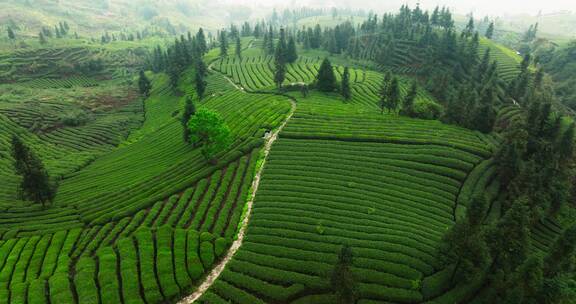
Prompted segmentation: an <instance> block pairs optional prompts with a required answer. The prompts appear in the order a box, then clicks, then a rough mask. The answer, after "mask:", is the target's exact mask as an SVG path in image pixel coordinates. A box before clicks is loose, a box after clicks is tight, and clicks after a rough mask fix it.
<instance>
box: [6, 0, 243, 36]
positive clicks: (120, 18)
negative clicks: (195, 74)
mask: <svg viewBox="0 0 576 304" xmlns="http://www.w3.org/2000/svg"><path fill="white" fill-rule="evenodd" d="M0 8H1V9H0V27H1V28H4V27H7V26H12V27H13V28H14V29H15V30H16V31H17V32H19V33H20V34H21V35H25V36H26V35H30V36H33V35H37V34H38V31H40V30H41V28H42V27H46V26H47V27H50V28H52V27H53V26H54V24H58V23H59V22H64V21H66V22H67V23H69V24H70V25H73V32H78V34H80V35H84V36H88V35H90V34H100V33H103V32H105V31H121V30H126V29H130V30H144V29H146V28H148V29H149V30H150V31H160V32H163V33H166V34H170V33H171V34H175V33H176V32H182V31H183V30H185V29H188V28H190V27H199V26H200V25H202V26H204V27H208V28H214V29H216V28H217V27H219V26H221V25H224V24H225V23H226V22H227V20H228V17H229V16H231V14H234V15H235V14H240V12H241V11H242V10H240V9H236V11H234V10H233V8H232V7H231V8H230V11H227V10H225V9H224V8H222V7H216V6H215V3H214V2H211V1H205V0H190V1H177V0H165V1H157V0H155V1H146V0H119V1H109V0H93V1H92V0H4V1H1V3H0ZM246 17H247V16H241V18H246Z"/></svg>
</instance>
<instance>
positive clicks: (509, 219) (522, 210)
mask: <svg viewBox="0 0 576 304" xmlns="http://www.w3.org/2000/svg"><path fill="white" fill-rule="evenodd" d="M529 225H530V209H529V208H528V205H527V199H525V198H521V199H518V200H516V201H515V202H514V203H513V204H512V207H511V208H510V209H509V210H508V211H507V212H506V213H505V214H504V216H503V217H502V219H500V221H499V222H498V223H497V224H496V227H494V229H492V230H491V233H489V234H488V244H489V247H490V251H491V253H492V257H493V258H494V265H493V268H494V269H495V272H494V276H495V278H498V280H499V281H503V280H505V277H506V276H507V275H509V274H511V273H513V272H514V271H515V270H516V268H517V267H518V266H519V265H521V264H522V263H524V261H525V260H526V258H527V256H528V251H529V249H530V230H529Z"/></svg>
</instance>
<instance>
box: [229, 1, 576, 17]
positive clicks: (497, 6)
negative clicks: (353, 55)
mask: <svg viewBox="0 0 576 304" xmlns="http://www.w3.org/2000/svg"><path fill="white" fill-rule="evenodd" d="M224 2H226V3H235V4H240V3H242V4H247V5H251V6H257V7H262V8H263V7H274V6H278V7H279V6H282V7H286V6H289V7H295V6H304V5H306V6H323V7H332V6H338V7H346V6H348V7H353V8H358V7H363V8H371V9H378V10H389V9H394V8H397V7H399V6H400V5H402V4H404V3H407V4H409V5H410V6H412V7H413V6H415V5H416V3H420V4H421V6H422V7H424V8H433V7H435V6H436V5H440V6H443V5H446V6H449V7H450V8H452V9H453V10H454V11H456V12H458V13H462V14H465V13H469V12H474V13H475V15H477V16H482V15H486V14H489V15H517V14H531V15H536V14H538V12H539V11H542V12H543V13H552V12H557V11H561V10H569V11H573V12H576V0H537V1H535V0H419V1H418V0H260V1H257V0H256V1H255V0H224Z"/></svg>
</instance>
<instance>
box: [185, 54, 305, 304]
mask: <svg viewBox="0 0 576 304" xmlns="http://www.w3.org/2000/svg"><path fill="white" fill-rule="evenodd" d="M208 69H210V70H212V64H210V66H209V67H208ZM220 74H221V73H220ZM221 75H222V76H223V77H224V78H226V79H227V80H228V81H229V82H230V83H231V84H232V85H234V87H235V88H236V89H238V90H241V91H245V90H244V88H242V87H240V86H238V85H237V84H235V83H234V81H232V79H230V78H228V77H227V76H226V75H223V74H221ZM290 104H291V108H290V113H288V116H287V117H286V119H285V120H284V122H282V124H281V125H280V127H279V128H278V129H276V130H275V131H274V132H272V134H271V135H270V136H269V137H268V138H267V139H266V143H265V145H264V160H263V161H262V164H261V166H260V168H258V171H257V172H256V175H255V176H254V180H253V181H252V187H251V189H252V191H251V193H252V195H251V196H250V198H249V199H248V202H247V203H246V204H247V210H246V216H245V217H244V219H243V220H242V225H241V226H240V231H238V236H237V238H236V240H234V242H233V243H232V246H230V249H228V252H227V253H226V255H225V256H224V258H223V259H222V260H221V261H220V262H219V263H218V264H217V265H216V267H214V268H213V269H212V270H211V271H210V273H209V274H208V275H207V276H206V277H205V278H204V281H203V282H202V284H200V286H198V288H197V289H196V291H194V293H192V294H191V295H189V296H187V297H185V298H184V299H182V300H180V301H178V304H191V303H194V302H195V301H196V300H198V299H199V298H200V297H201V296H202V295H203V294H204V293H205V292H206V291H207V290H208V289H209V288H210V287H211V286H212V284H214V282H215V281H216V279H218V277H219V276H220V274H221V273H222V271H224V268H226V265H227V264H228V262H230V260H231V259H232V257H233V256H234V255H235V254H236V252H237V251H238V249H240V246H242V242H243V241H244V236H245V235H246V228H247V227H248V222H249V221H250V216H251V215H252V206H253V205H254V198H255V197H256V193H257V191H258V186H260V178H261V177H262V171H263V170H264V167H265V166H266V162H267V161H268V155H269V154H270V149H272V145H273V144H274V142H275V141H276V140H277V139H278V134H280V132H282V129H284V127H285V126H286V124H287V123H288V121H289V120H290V118H292V115H294V112H295V111H296V102H295V101H294V100H292V99H290Z"/></svg>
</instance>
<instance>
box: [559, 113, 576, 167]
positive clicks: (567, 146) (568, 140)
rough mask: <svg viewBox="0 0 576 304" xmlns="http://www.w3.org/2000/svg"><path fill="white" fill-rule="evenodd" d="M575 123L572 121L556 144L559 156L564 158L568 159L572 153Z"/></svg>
mask: <svg viewBox="0 0 576 304" xmlns="http://www.w3.org/2000/svg"><path fill="white" fill-rule="evenodd" d="M575 130H576V124H575V123H574V122H573V123H572V124H570V126H569V127H568V129H567V130H566V131H565V132H564V134H563V135H562V138H561V139H560V142H559V144H558V148H559V152H560V156H561V157H562V158H563V159H564V160H568V159H570V158H571V157H572V156H573V155H574V132H575Z"/></svg>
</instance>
